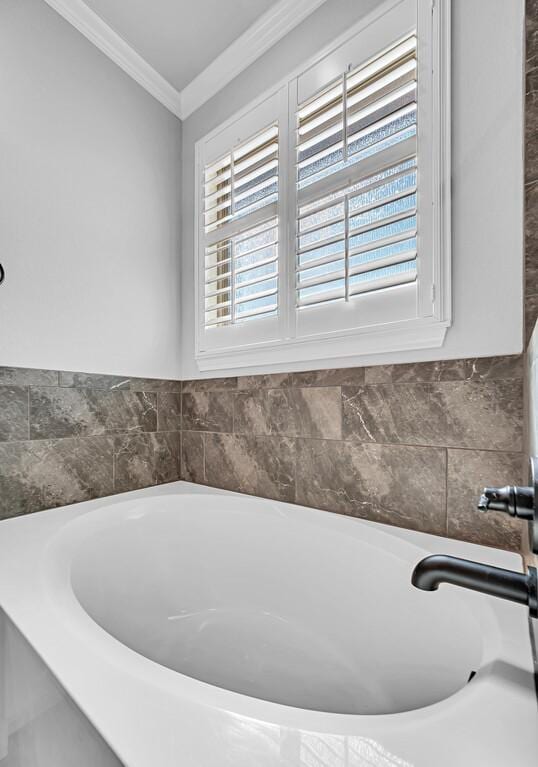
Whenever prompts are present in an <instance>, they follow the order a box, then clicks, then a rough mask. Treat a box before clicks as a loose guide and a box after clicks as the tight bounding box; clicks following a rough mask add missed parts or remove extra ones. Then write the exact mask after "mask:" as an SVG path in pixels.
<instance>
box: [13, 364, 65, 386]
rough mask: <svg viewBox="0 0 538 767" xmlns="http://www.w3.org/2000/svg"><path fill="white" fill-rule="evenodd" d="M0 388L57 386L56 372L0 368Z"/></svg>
mask: <svg viewBox="0 0 538 767" xmlns="http://www.w3.org/2000/svg"><path fill="white" fill-rule="evenodd" d="M0 386H58V371H57V370H38V369H33V368H13V367H2V366H0Z"/></svg>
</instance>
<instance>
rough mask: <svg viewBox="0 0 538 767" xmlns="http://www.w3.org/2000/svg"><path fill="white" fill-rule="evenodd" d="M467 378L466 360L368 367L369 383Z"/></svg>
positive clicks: (423, 381) (426, 381) (367, 380)
mask: <svg viewBox="0 0 538 767" xmlns="http://www.w3.org/2000/svg"><path fill="white" fill-rule="evenodd" d="M464 378H465V360H460V359H459V360H437V361H435V362H411V363H405V364H401V365H378V366H376V367H369V368H366V376H365V381H366V383H367V384H383V383H428V382H437V381H462V380H463V379H464Z"/></svg>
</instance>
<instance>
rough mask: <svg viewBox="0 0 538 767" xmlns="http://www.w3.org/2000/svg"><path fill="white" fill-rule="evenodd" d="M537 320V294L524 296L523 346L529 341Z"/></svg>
mask: <svg viewBox="0 0 538 767" xmlns="http://www.w3.org/2000/svg"><path fill="white" fill-rule="evenodd" d="M537 319H538V293H535V294H534V295H529V296H525V345H527V344H528V343H529V341H530V337H531V335H532V331H533V330H534V326H535V325H536V320H537Z"/></svg>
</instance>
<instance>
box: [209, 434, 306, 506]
mask: <svg viewBox="0 0 538 767" xmlns="http://www.w3.org/2000/svg"><path fill="white" fill-rule="evenodd" d="M205 477H206V481H207V483H208V484H209V485H212V486H213V487H221V488H224V489H225V490H234V491H236V492H239V493H247V494H249V495H259V496H261V497H263V498H273V499H275V500H280V501H293V500H294V499H295V440H292V439H288V438H287V437H256V436H251V435H249V436H247V435H245V434H206V435H205Z"/></svg>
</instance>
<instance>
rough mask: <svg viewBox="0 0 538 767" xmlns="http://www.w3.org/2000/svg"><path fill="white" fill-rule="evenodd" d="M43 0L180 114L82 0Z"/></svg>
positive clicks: (175, 99) (165, 87)
mask: <svg viewBox="0 0 538 767" xmlns="http://www.w3.org/2000/svg"><path fill="white" fill-rule="evenodd" d="M45 2H46V3H47V4H48V5H50V7H51V8H53V9H54V10H55V11H56V12H57V13H59V14H60V16H63V18H64V19H65V20H66V21H68V22H69V23H70V24H71V25H72V26H74V27H75V28H76V29H78V31H79V32H80V33H81V34H83V35H84V37H86V38H87V39H88V40H89V41H90V42H91V43H93V44H94V45H95V46H96V47H97V48H99V50H100V51H102V52H103V53H104V54H105V55H106V56H108V58H109V59H112V61H113V62H114V63H115V64H117V65H118V66H119V67H121V69H123V71H124V72H126V73H127V74H128V75H129V76H130V77H132V78H133V80H136V82H137V83H138V84H139V85H141V86H142V88H144V89H145V90H146V91H148V93H151V95H152V96H154V97H155V98H156V99H157V101H160V102H161V104H162V105H163V106H165V107H166V108H167V109H169V110H170V112H172V113H173V114H175V115H176V116H177V117H179V118H181V117H182V114H181V111H182V110H181V94H180V93H179V92H178V91H177V90H176V89H175V88H174V87H173V86H172V85H170V83H169V82H168V80H165V78H164V77H163V76H162V75H160V74H159V73H158V72H157V71H156V70H155V69H153V67H152V66H150V65H149V64H148V62H147V61H146V60H145V59H143V58H142V56H140V55H139V54H138V53H137V52H136V51H135V50H134V49H133V48H131V46H130V45H129V44H128V43H126V42H125V40H124V39H123V38H122V37H120V35H118V34H117V33H116V32H114V30H112V29H111V28H110V27H109V26H108V24H106V23H105V22H104V21H103V20H102V19H101V18H100V16H98V15H97V14H96V13H95V12H94V11H92V10H91V9H90V8H88V6H87V5H86V4H85V3H83V2H82V0H45ZM318 4H319V3H318Z"/></svg>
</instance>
